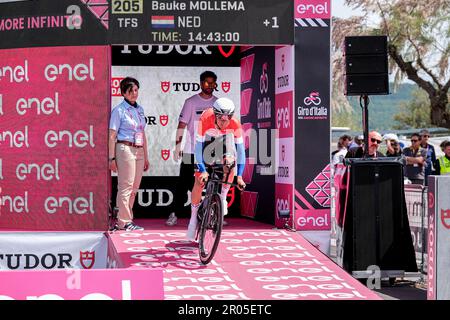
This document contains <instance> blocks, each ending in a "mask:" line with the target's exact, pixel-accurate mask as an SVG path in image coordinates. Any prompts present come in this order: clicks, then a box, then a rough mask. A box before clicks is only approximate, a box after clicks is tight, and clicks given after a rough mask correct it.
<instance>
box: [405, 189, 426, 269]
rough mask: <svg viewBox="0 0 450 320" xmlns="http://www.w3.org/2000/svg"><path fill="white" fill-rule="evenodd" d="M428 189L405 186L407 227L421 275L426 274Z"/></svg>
mask: <svg viewBox="0 0 450 320" xmlns="http://www.w3.org/2000/svg"><path fill="white" fill-rule="evenodd" d="M427 191H428V188H427V187H424V186H422V185H416V184H405V199H406V208H407V211H408V220H409V226H410V228H411V236H412V239H413V244H414V251H415V252H416V261H417V266H418V267H419V270H420V272H421V273H423V274H426V273H427V236H428V214H427V212H428V211H427V208H428V205H427V200H428V197H427V193H428V192H427Z"/></svg>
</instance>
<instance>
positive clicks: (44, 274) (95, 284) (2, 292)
mask: <svg viewBox="0 0 450 320" xmlns="http://www.w3.org/2000/svg"><path fill="white" fill-rule="evenodd" d="M0 283H1V284H2V286H1V288H0V299H7V300H10V299H14V300H161V299H163V298H164V289H163V272H162V270H155V269H153V270H136V269H126V270H121V269H102V270H81V269H67V270H65V271H63V270H58V271H2V272H0Z"/></svg>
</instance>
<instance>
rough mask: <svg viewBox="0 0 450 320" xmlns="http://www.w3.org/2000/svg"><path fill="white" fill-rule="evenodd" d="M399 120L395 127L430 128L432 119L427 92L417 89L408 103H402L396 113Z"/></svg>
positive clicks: (396, 118)
mask: <svg viewBox="0 0 450 320" xmlns="http://www.w3.org/2000/svg"><path fill="white" fill-rule="evenodd" d="M394 119H395V121H396V122H397V124H396V125H394V129H399V130H401V129H409V128H428V127H431V126H432V125H431V121H430V100H429V99H428V96H427V94H426V93H425V92H424V91H423V90H420V89H415V90H414V91H413V93H412V99H411V100H410V101H409V102H407V103H404V102H403V103H401V105H400V108H399V112H398V113H397V114H395V115H394Z"/></svg>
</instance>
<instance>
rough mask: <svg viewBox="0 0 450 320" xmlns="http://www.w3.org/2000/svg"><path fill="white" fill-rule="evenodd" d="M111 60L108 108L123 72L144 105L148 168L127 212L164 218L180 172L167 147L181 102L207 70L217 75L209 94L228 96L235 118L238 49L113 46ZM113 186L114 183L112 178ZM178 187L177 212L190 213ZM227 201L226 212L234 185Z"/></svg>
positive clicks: (116, 97)
mask: <svg viewBox="0 0 450 320" xmlns="http://www.w3.org/2000/svg"><path fill="white" fill-rule="evenodd" d="M112 64H113V66H112V84H111V95H112V104H111V107H114V106H116V105H117V104H118V103H120V102H121V101H122V99H123V97H122V96H121V93H120V87H119V84H120V80H121V79H123V78H124V77H126V76H131V77H134V78H136V79H137V80H138V81H139V83H140V90H139V98H138V103H139V104H141V105H142V107H143V108H144V112H145V117H146V121H147V127H146V137H147V143H148V157H149V161H150V168H149V170H148V171H147V172H145V173H144V176H143V178H142V182H141V186H140V189H139V190H138V193H137V197H136V203H135V208H134V210H133V212H134V213H135V217H137V218H139V217H145V218H148V217H149V216H151V217H158V216H159V217H167V215H168V214H169V212H170V211H171V210H172V211H173V210H174V208H173V207H174V206H173V205H174V200H175V199H174V196H175V193H174V191H175V186H176V184H177V183H178V175H179V172H180V162H179V161H178V162H176V161H175V160H174V157H173V151H174V149H175V134H176V129H177V126H178V120H179V116H180V112H181V109H182V107H183V104H184V102H185V100H186V99H187V98H190V97H191V96H193V95H196V94H198V93H200V74H201V73H203V72H204V71H206V70H209V71H213V72H214V73H215V74H216V75H217V88H216V89H215V92H214V95H215V96H217V97H227V98H230V99H231V100H233V102H234V103H235V105H236V112H235V116H236V117H237V118H240V112H239V111H240V102H241V100H240V96H239V93H240V80H239V76H240V67H239V66H240V60H239V47H236V46H206V45H202V46H194V45H183V46H178V45H177V46H174V45H122V46H113V47H112ZM184 134H185V135H184V138H183V142H182V145H183V146H184V144H185V143H186V142H187V140H188V136H187V135H188V131H187V130H185V132H184ZM193 138H195V137H193ZM113 186H114V187H115V186H116V179H115V177H113ZM183 191H185V192H186V197H185V199H186V202H185V207H184V209H185V210H184V211H183V210H181V211H183V212H177V215H178V216H179V217H182V216H184V215H186V216H188V215H189V214H190V197H189V194H190V190H183ZM115 194H116V189H115V188H113V192H112V200H113V203H115ZM183 194H184V192H183ZM228 200H229V201H228V202H229V206H230V209H231V210H229V211H230V213H231V214H232V213H233V211H234V208H233V204H236V203H238V201H237V199H236V200H235V193H234V188H231V189H230V193H229V199H228ZM177 209H178V208H177Z"/></svg>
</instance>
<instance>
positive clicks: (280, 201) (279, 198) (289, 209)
mask: <svg viewBox="0 0 450 320" xmlns="http://www.w3.org/2000/svg"><path fill="white" fill-rule="evenodd" d="M293 200H294V186H293V185H292V184H284V183H276V184H275V226H277V227H283V226H284V224H285V222H286V220H284V219H288V220H290V221H292V219H291V218H292V213H293V208H294V205H293ZM286 216H287V217H286Z"/></svg>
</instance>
